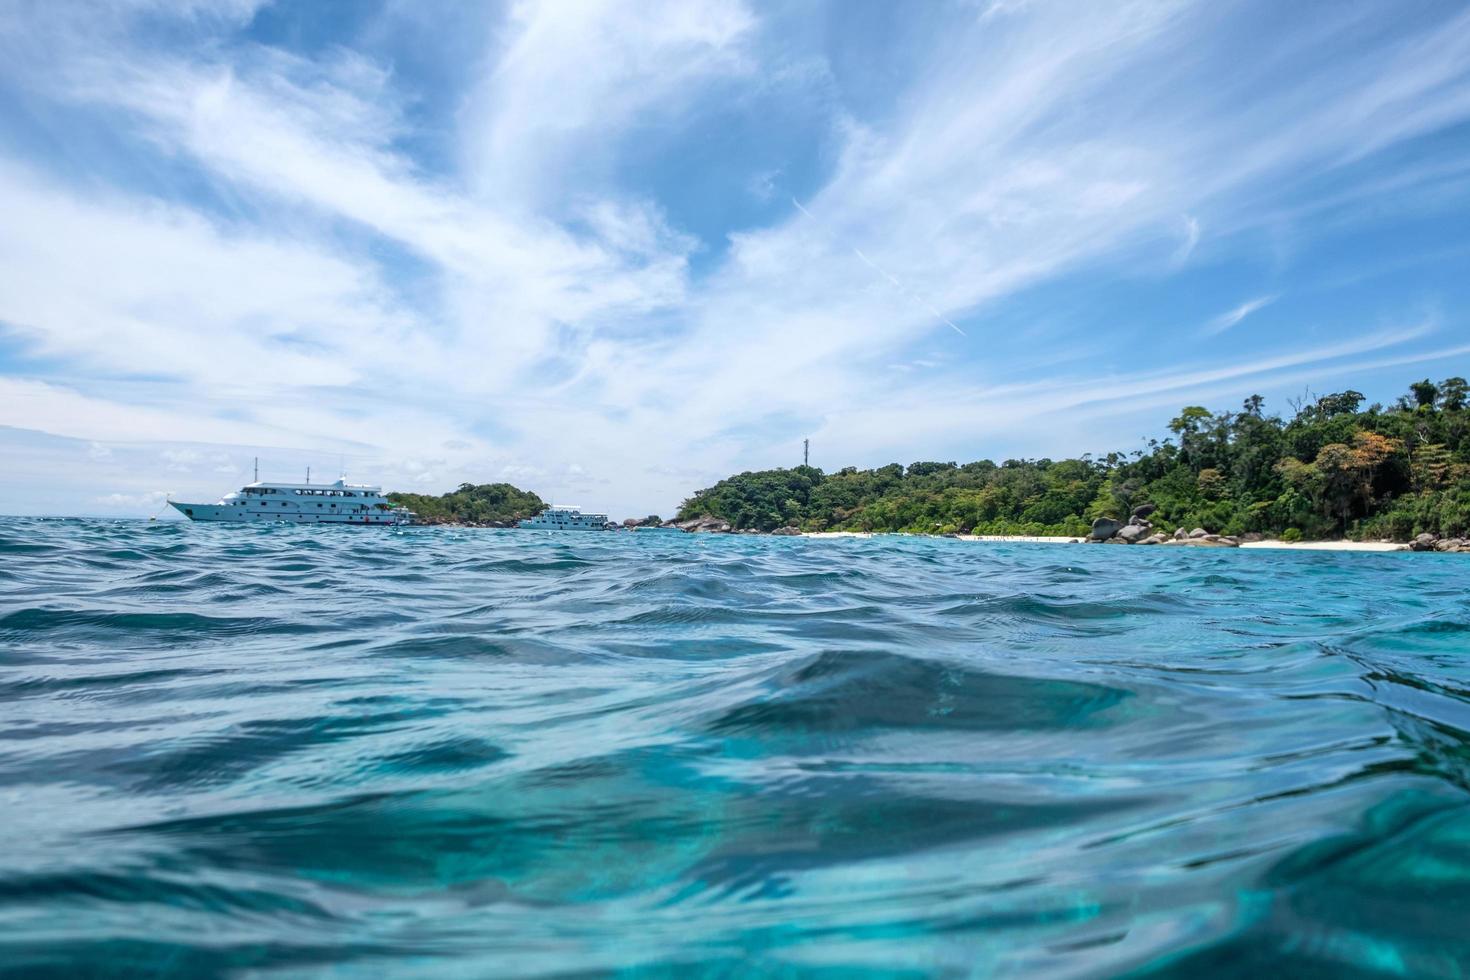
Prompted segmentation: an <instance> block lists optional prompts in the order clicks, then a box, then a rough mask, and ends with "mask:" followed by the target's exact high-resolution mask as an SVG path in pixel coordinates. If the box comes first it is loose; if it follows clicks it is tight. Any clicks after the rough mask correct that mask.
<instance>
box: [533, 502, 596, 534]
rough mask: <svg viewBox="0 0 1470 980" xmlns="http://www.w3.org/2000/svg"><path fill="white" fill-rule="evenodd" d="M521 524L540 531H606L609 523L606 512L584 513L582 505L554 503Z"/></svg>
mask: <svg viewBox="0 0 1470 980" xmlns="http://www.w3.org/2000/svg"><path fill="white" fill-rule="evenodd" d="M520 526H521V527H526V528H532V529H535V530H540V531H605V530H607V526H608V523H607V515H606V514H584V513H582V509H581V508H580V507H573V506H572V505H570V504H552V505H551V506H550V507H548V508H546V509H545V510H543V511H542V512H541V513H539V514H537V515H536V516H535V517H532V518H528V519H527V520H524V521H521V524H520Z"/></svg>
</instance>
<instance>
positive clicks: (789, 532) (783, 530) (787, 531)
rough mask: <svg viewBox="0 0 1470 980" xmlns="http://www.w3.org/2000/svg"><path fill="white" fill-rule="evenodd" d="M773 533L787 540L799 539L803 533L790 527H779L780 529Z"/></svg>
mask: <svg viewBox="0 0 1470 980" xmlns="http://www.w3.org/2000/svg"><path fill="white" fill-rule="evenodd" d="M771 533H772V534H779V535H781V536H782V537H787V538H792V537H799V536H800V535H801V532H800V531H798V530H797V529H796V528H794V527H789V526H788V527H778V528H776V530H774V531H772V532H771Z"/></svg>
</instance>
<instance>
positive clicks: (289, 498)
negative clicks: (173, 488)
mask: <svg viewBox="0 0 1470 980" xmlns="http://www.w3.org/2000/svg"><path fill="white" fill-rule="evenodd" d="M169 505H170V506H172V507H173V508H174V509H175V510H177V511H178V512H179V513H181V514H183V515H184V516H185V517H187V518H188V519H189V520H191V521H221V522H239V521H285V522H287V523H289V524H375V525H399V524H411V523H413V516H414V515H413V512H412V511H410V510H409V509H408V508H406V507H396V506H394V505H393V503H392V501H390V500H389V499H388V498H387V497H385V496H383V488H382V487H374V486H368V485H367V484H365V483H348V482H346V481H345V480H338V481H337V482H336V483H262V482H261V481H259V480H257V481H255V482H254V483H249V484H246V485H245V486H243V487H241V488H240V489H239V490H237V491H235V492H234V493H227V494H225V495H224V496H223V497H222V498H220V500H219V501H218V502H216V503H213V504H186V503H181V502H179V501H177V500H170V501H169Z"/></svg>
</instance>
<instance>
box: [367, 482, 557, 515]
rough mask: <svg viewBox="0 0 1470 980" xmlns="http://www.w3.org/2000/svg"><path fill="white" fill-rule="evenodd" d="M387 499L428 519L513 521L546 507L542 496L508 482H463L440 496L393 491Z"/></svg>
mask: <svg viewBox="0 0 1470 980" xmlns="http://www.w3.org/2000/svg"><path fill="white" fill-rule="evenodd" d="M388 499H389V500H391V501H393V503H395V504H401V505H402V506H404V507H407V508H408V509H409V510H411V511H413V512H414V513H415V514H417V515H418V516H419V518H420V520H422V521H424V522H425V523H430V524H432V523H439V522H454V523H476V524H490V523H510V522H514V521H519V520H523V519H524V518H527V517H534V516H535V515H537V514H539V513H541V511H543V510H545V509H546V504H544V503H543V502H542V500H541V498H540V497H538V496H536V495H535V494H534V493H531V492H530V491H527V490H520V489H517V488H516V487H513V486H511V485H510V484H509V483H482V484H479V485H475V484H473V483H462V484H460V486H459V489H458V490H452V491H450V492H449V493H446V494H444V495H442V496H439V497H431V496H428V495H427V494H421V493H390V494H388Z"/></svg>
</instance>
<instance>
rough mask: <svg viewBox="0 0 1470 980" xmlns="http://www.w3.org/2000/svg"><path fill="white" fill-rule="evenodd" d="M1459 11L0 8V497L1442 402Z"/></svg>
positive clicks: (912, 443) (197, 4)
mask: <svg viewBox="0 0 1470 980" xmlns="http://www.w3.org/2000/svg"><path fill="white" fill-rule="evenodd" d="M1467 229H1470V10H1467V9H1466V8H1465V6H1464V5H1463V4H1461V3H1433V2H1411V3H1400V4H1389V3H1383V2H1378V0H1373V2H1365V3H1353V2H1348V0H1342V2H1332V3H1301V4H1282V3H1279V2H1238V3H1222V2H1217V0H1212V2H1186V0H1176V2H1169V0H1148V2H1139V3H1129V2H1123V0H1120V2H1115V3H1107V4H1098V3H1083V2H1077V3H1072V2H1049V0H967V2H955V3H937V2H936V3H902V4H900V3H891V2H881V3H880V2H867V0H844V2H836V3H828V4H823V3H809V4H808V3H803V4H782V5H771V6H763V5H757V4H750V3H741V2H738V0H708V2H693V0H677V2H668V3H663V2H651V0H643V2H639V3H632V4H621V3H598V2H588V3H571V2H565V3H562V2H543V3H529V4H516V3H505V4H492V3H485V4H464V3H433V2H424V0H412V2H408V0H403V2H399V0H384V2H378V3H373V2H368V0H361V2H325V0H323V2H312V3H305V2H300V3H284V2H278V3H267V2H261V0H218V2H215V0H190V2H184V0H170V2H164V0H157V2H152V0H118V2H113V3H85V2H78V3H69V4H56V3H51V2H41V0H10V2H7V3H3V4H0V454H3V458H4V460H5V466H3V467H0V512H9V513H88V514H117V515H139V514H148V513H152V512H154V511H156V510H157V509H158V505H159V504H160V503H161V501H162V499H163V496H164V495H165V494H167V493H173V494H174V495H175V496H176V497H186V498H187V497H191V496H193V497H203V498H207V499H213V498H214V497H215V496H217V495H218V494H220V493H222V492H224V491H227V490H230V489H234V488H235V487H236V486H237V485H238V484H239V482H240V481H241V479H242V478H243V477H245V476H247V475H248V473H249V470H250V465H251V458H252V457H254V456H260V457H261V459H262V471H263V475H269V476H277V477H282V478H285V477H294V476H296V475H297V474H298V473H300V472H302V470H304V468H305V467H306V466H308V465H309V466H313V467H314V468H315V472H316V473H318V474H322V475H327V476H330V475H335V473H336V472H337V471H338V469H339V468H341V467H345V468H346V469H347V471H348V473H349V476H351V477H353V478H360V479H365V480H373V481H376V482H382V483H384V484H386V485H388V486H391V487H395V488H401V489H413V490H420V491H433V492H439V491H442V490H445V489H449V488H451V487H453V486H454V485H456V484H457V483H459V482H461V481H465V480H471V481H475V482H482V481H490V480H509V481H511V482H514V483H516V484H518V485H521V486H524V487H527V488H530V489H533V490H536V491H537V492H539V493H541V494H542V495H543V496H546V497H550V498H555V499H557V500H562V501H566V500H574V501H576V502H579V503H583V504H585V505H589V506H598V507H605V508H607V509H609V510H610V511H611V512H613V513H614V514H615V515H618V516H621V515H624V514H643V513H647V512H649V511H661V512H664V513H668V512H669V511H671V509H672V508H673V507H674V506H675V505H676V504H677V503H678V501H679V500H680V499H681V498H682V497H684V496H686V495H687V494H688V493H689V492H691V491H692V490H694V489H696V488H698V487H701V486H704V485H707V484H708V483H710V482H712V481H713V480H715V479H718V478H719V477H721V476H723V475H726V474H728V473H731V472H734V471H738V470H741V469H747V468H758V467H765V466H772V465H788V464H791V463H794V462H796V461H798V460H799V458H800V447H801V440H802V439H803V438H805V437H810V438H811V439H812V445H813V450H812V453H813V462H814V463H815V464H817V465H821V466H824V467H826V468H828V469H835V468H837V467H840V466H843V465H848V464H857V465H881V464H883V463H887V462H890V461H895V460H896V461H901V462H911V461H913V460H917V459H955V460H968V459H976V458H982V457H990V458H996V459H1000V458H1005V457H1007V456H1019V455H1025V456H1041V455H1050V456H1061V455H1067V454H1075V453H1081V452H1088V451H1092V452H1106V451H1108V450H1112V449H1124V450H1126V449H1130V448H1135V447H1138V446H1140V445H1141V444H1142V440H1144V439H1147V438H1149V437H1157V436H1161V435H1162V434H1163V432H1164V426H1165V423H1166V422H1167V420H1168V419H1169V418H1170V417H1171V416H1172V415H1173V414H1174V413H1175V412H1176V410H1177V409H1178V408H1179V407H1181V406H1183V405H1187V404H1196V403H1202V404H1206V405H1209V406H1211V407H1220V408H1233V407H1236V406H1238V405H1239V403H1240V401H1241V400H1242V399H1244V398H1245V397H1246V396H1247V395H1250V394H1252V393H1260V394H1262V395H1265V396H1266V397H1267V399H1268V406H1269V407H1271V408H1274V409H1276V410H1283V411H1284V410H1285V409H1286V401H1287V399H1288V398H1290V397H1292V396H1294V395H1299V394H1300V393H1301V392H1303V391H1304V390H1306V389H1310V390H1313V391H1316V392H1319V393H1323V392H1327V391H1332V390H1340V389H1341V388H1343V387H1347V386H1352V387H1356V388H1358V389H1360V390H1362V391H1364V392H1365V393H1366V394H1367V395H1368V396H1369V398H1370V399H1373V400H1382V401H1391V400H1392V399H1393V398H1394V397H1396V396H1397V395H1398V394H1400V393H1401V392H1402V391H1403V389H1404V386H1405V384H1406V383H1407V382H1408V381H1409V380H1411V379H1415V378H1419V377H1424V376H1429V377H1432V378H1435V379H1438V378H1442V377H1445V376H1449V375H1456V374H1458V375H1470V326H1467V320H1466V315H1465V311H1466V309H1467V303H1466V300H1467V298H1470V296H1467V294H1470V283H1467V279H1470V276H1467V275H1466V273H1467V271H1470V233H1467Z"/></svg>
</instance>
